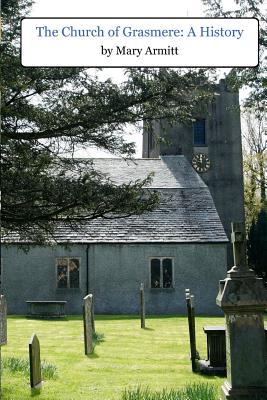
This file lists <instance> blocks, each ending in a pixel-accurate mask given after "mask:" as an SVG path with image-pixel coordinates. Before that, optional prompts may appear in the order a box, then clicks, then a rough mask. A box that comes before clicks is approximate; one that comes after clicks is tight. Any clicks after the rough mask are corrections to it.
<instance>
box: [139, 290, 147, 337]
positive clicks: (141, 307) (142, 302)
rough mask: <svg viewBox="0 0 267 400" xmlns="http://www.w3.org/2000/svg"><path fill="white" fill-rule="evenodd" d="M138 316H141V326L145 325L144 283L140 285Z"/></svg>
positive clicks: (143, 327)
mask: <svg viewBox="0 0 267 400" xmlns="http://www.w3.org/2000/svg"><path fill="white" fill-rule="evenodd" d="M140 318H141V328H142V329H145V327H146V305H145V289H144V284H143V283H141V285H140Z"/></svg>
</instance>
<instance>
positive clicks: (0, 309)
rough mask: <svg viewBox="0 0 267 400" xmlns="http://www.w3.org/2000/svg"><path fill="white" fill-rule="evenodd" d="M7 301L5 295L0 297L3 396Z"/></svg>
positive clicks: (0, 369)
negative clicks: (3, 356)
mask: <svg viewBox="0 0 267 400" xmlns="http://www.w3.org/2000/svg"><path fill="white" fill-rule="evenodd" d="M6 308H7V307H6V299H5V297H4V296H3V295H1V296H0V394H1V375H2V367H1V365H2V364H1V346H3V345H4V344H7V322H6Z"/></svg>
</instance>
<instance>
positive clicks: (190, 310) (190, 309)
mask: <svg viewBox="0 0 267 400" xmlns="http://www.w3.org/2000/svg"><path fill="white" fill-rule="evenodd" d="M185 299H186V307H187V318H188V328H189V340H190V352H191V365H192V371H193V372H196V371H197V363H196V356H197V350H196V332H195V331H196V328H195V304H194V296H193V295H191V294H190V289H186V290H185Z"/></svg>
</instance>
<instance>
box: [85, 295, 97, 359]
mask: <svg viewBox="0 0 267 400" xmlns="http://www.w3.org/2000/svg"><path fill="white" fill-rule="evenodd" d="M83 327H84V352H85V354H86V355H88V354H91V353H92V352H93V351H94V346H93V332H94V319H93V295H92V294H88V295H87V296H85V297H84V299H83Z"/></svg>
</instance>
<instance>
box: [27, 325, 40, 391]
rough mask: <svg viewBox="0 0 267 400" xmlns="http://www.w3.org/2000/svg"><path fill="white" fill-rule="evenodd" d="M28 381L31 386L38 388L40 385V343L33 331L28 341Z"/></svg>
mask: <svg viewBox="0 0 267 400" xmlns="http://www.w3.org/2000/svg"><path fill="white" fill-rule="evenodd" d="M29 358H30V382H31V388H34V389H38V388H40V387H41V386H42V375H41V358H40V343H39V340H38V337H37V336H36V334H35V333H34V334H33V335H32V337H31V340H30V343H29Z"/></svg>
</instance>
